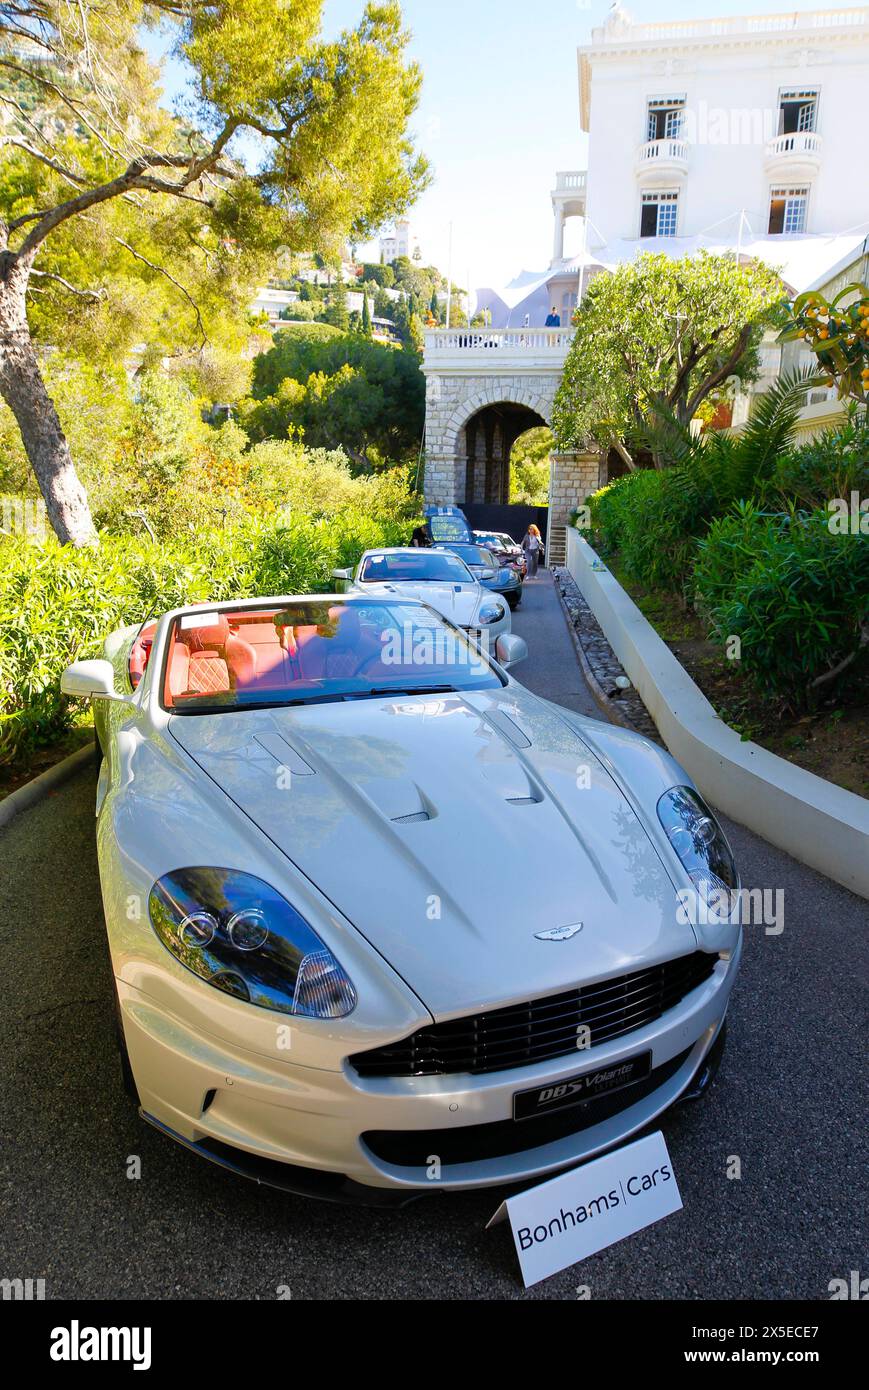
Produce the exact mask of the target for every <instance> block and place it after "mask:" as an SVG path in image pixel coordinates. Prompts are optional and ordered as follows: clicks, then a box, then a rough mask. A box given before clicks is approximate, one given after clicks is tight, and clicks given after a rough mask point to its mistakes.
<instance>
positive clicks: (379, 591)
mask: <svg viewBox="0 0 869 1390" xmlns="http://www.w3.org/2000/svg"><path fill="white" fill-rule="evenodd" d="M357 588H358V590H359V592H360V593H362V594H366V595H370V596H372V597H375V598H412V599H419V600H420V602H422V603H427V604H429V606H430V607H431V608H434V609H435V611H436V612H437V613H441V614H442V615H443V616H444V617H445V618H449V620H450V622H451V623H455V625H456V627H470V626H471V625H472V623H473V622H474V620H475V619H476V616H477V610H478V608H479V606H480V600H481V597H482V594H481V590H480V585H479V584H476V583H474V584H456V583H443V584H439V583H429V584H414V583H413V582H412V581H410V580H402V581H401V582H400V583H395V584H390V583H384V584H359V585H358V586H357ZM487 597H488V595H487Z"/></svg>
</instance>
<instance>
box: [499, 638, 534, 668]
mask: <svg viewBox="0 0 869 1390" xmlns="http://www.w3.org/2000/svg"><path fill="white" fill-rule="evenodd" d="M527 655H528V647H527V646H526V644H525V640H524V638H522V637H517V636H516V634H515V632H505V633H504V635H503V637H499V638H498V640H497V642H496V643H495V660H496V661H497V662H498V663H499V664H500V665H501V666H503V667H504V668H505V670H507V669H509V668H510V667H511V666H518V664H519V662H520V661H524V660H525V658H526V656H527Z"/></svg>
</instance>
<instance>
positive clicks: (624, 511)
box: [588, 469, 657, 555]
mask: <svg viewBox="0 0 869 1390" xmlns="http://www.w3.org/2000/svg"><path fill="white" fill-rule="evenodd" d="M656 491H657V474H655V473H654V472H652V471H651V470H650V469H641V470H640V471H639V472H636V473H626V474H625V475H624V476H623V477H621V478H615V479H614V480H613V482H611V483H607V485H606V487H602V488H600V489H599V490H598V491H597V492H595V493H592V495H591V497H589V499H588V507H589V511H590V512H591V526H592V531H593V532H594V534H595V540H596V541H597V543H598V546H599V547H600V549H601V551H602V553H603V554H605V555H609V554H613V553H614V552H615V551H617V550H620V549H621V547H622V543H623V541H624V536H625V531H626V529H627V525H628V520H629V518H630V516H631V513H632V511H634V509H635V508H636V507H638V506H641V505H642V502H643V499H644V497H646V496H648V495H650V494H651V493H653V492H656Z"/></svg>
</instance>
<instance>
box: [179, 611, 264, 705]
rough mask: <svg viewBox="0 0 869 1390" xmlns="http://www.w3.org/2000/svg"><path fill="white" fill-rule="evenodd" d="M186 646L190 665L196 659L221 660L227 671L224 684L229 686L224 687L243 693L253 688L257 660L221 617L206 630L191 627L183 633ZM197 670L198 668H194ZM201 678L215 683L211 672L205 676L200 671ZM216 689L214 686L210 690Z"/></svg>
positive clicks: (214, 676) (251, 650) (215, 676)
mask: <svg viewBox="0 0 869 1390" xmlns="http://www.w3.org/2000/svg"><path fill="white" fill-rule="evenodd" d="M186 640H187V645H188V647H189V649H190V658H191V663H194V662H195V659H196V657H197V656H203V657H210V658H213V657H215V656H217V657H219V658H222V660H223V661H224V663H225V665H226V668H227V680H228V682H229V684H228V685H227V686H226V687H225V688H226V689H229V688H230V686H231V687H232V689H233V690H246V689H247V688H248V687H249V686H251V685H253V683H254V681H255V679H256V671H257V659H256V650H255V649H254V648H253V647H252V646H251V644H250V643H249V642H246V641H245V640H244V638H243V637H239V635H238V634H237V633H235V632H232V631H231V630H230V626H229V620H228V618H227V617H226V616H225V614H222V613H221V614H220V615H219V616H218V620H217V622H216V623H214V624H212V625H211V626H209V627H194V628H191V629H190V631H189V632H188V633H187V638H186ZM197 669H198V667H197ZM202 670H203V674H202V678H203V679H206V680H212V679H213V680H217V678H218V677H217V674H216V672H215V671H212V672H211V673H210V675H209V673H208V672H207V670H206V668H202ZM207 688H214V689H217V688H218V687H217V686H216V685H215V686H213V687H207Z"/></svg>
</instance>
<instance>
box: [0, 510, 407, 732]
mask: <svg viewBox="0 0 869 1390" xmlns="http://www.w3.org/2000/svg"><path fill="white" fill-rule="evenodd" d="M407 535H408V526H407V523H406V522H405V521H403V520H402V519H401V518H400V517H396V516H386V517H385V518H383V519H379V518H377V517H376V516H371V515H367V514H365V513H363V512H360V511H355V510H348V511H346V512H345V513H343V514H342V515H341V516H340V517H333V518H330V519H323V518H311V517H306V516H298V517H295V516H294V517H292V518H291V519H290V520H289V521H288V522H286V523H280V522H277V521H274V520H272V521H267V522H261V521H257V520H252V519H247V520H244V521H241V522H239V523H238V524H235V525H231V526H227V527H225V528H222V529H214V530H208V531H199V532H197V533H196V534H195V536H193V537H191V538H190V539H183V538H182V539H173V540H170V541H166V542H161V543H160V544H159V545H155V544H153V543H152V542H150V541H149V540H148V539H147V538H143V539H139V538H135V539H131V538H130V537H128V536H127V537H111V536H109V537H104V538H103V541H102V544H101V546H100V548H99V549H98V550H75V549H73V548H72V547H70V546H61V545H59V544H58V543H57V541H56V540H55V539H54V537H53V536H51V537H49V538H48V539H47V540H46V541H45V543H44V544H42V545H38V544H35V543H34V542H33V541H26V540H23V539H15V538H7V539H4V540H3V541H2V542H0V759H2V760H6V759H8V758H9V757H11V756H12V755H13V754H15V753H16V752H17V751H19V750H23V749H26V748H27V747H29V746H34V745H38V744H40V743H47V742H50V741H51V740H52V739H54V738H56V737H57V736H58V735H59V734H60V733H62V732H63V730H64V729H65V728H66V727H68V725H69V723H70V721H71V719H72V717H73V713H74V706H72V705H71V704H70V702H69V701H68V700H67V699H66V698H65V697H64V696H63V695H61V693H60V677H61V674H62V672H63V670H64V668H65V667H66V666H67V665H68V664H69V663H70V662H71V661H75V660H77V659H79V658H85V657H92V656H95V655H97V654H98V652H99V649H100V645H101V643H102V640H103V638H104V637H105V635H106V634H107V633H108V632H110V631H111V630H112V629H113V628H116V627H120V626H123V625H124V624H126V623H134V622H141V621H143V620H144V619H145V618H146V617H148V616H151V615H156V614H159V613H161V612H164V611H165V610H166V609H168V608H171V607H174V606H176V605H179V604H183V603H196V602H207V601H210V600H215V601H216V600H224V599H229V598H245V597H249V596H253V595H256V594H264V595H279V594H285V593H308V592H318V591H319V592H327V591H328V590H329V589H330V588H331V587H332V585H331V582H330V576H331V571H332V570H333V569H334V568H337V567H346V566H350V565H353V564H355V562H356V560H357V559H358V557H359V555H360V554H361V553H362V551H363V550H364V549H366V548H368V547H371V546H378V545H398V544H403V543H405V541H406V539H407Z"/></svg>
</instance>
